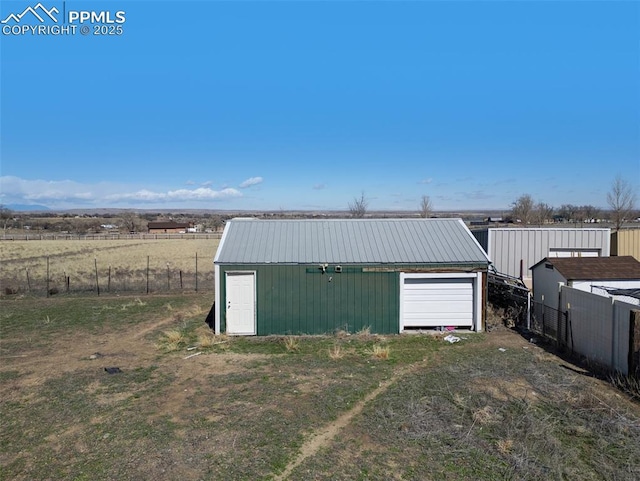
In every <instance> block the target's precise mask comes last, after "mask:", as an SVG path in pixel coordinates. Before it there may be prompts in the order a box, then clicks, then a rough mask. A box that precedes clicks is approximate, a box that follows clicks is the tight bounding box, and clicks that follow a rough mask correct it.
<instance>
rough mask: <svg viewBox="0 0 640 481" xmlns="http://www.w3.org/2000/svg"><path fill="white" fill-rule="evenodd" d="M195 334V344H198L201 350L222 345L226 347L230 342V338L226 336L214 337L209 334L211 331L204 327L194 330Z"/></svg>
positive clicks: (212, 334) (211, 333)
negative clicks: (196, 338) (196, 340)
mask: <svg viewBox="0 0 640 481" xmlns="http://www.w3.org/2000/svg"><path fill="white" fill-rule="evenodd" d="M196 333H197V335H198V342H197V344H198V347H200V348H201V349H206V348H209V347H213V346H218V345H222V344H227V346H228V343H229V341H230V337H229V336H228V335H226V334H219V335H217V336H216V335H215V334H214V333H213V332H211V329H209V328H208V327H204V326H202V327H199V328H198V329H196ZM221 347H222V346H221ZM222 348H223V349H224V348H225V347H222Z"/></svg>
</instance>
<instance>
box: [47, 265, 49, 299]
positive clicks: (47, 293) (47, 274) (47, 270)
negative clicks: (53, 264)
mask: <svg viewBox="0 0 640 481" xmlns="http://www.w3.org/2000/svg"><path fill="white" fill-rule="evenodd" d="M47 297H49V256H47Z"/></svg>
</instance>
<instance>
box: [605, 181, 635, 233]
mask: <svg viewBox="0 0 640 481" xmlns="http://www.w3.org/2000/svg"><path fill="white" fill-rule="evenodd" d="M635 203H636V194H635V193H634V192H633V188H632V187H631V184H629V182H627V181H626V180H624V179H623V178H622V176H621V175H620V174H618V175H617V176H616V178H615V180H614V181H613V184H611V190H610V191H609V193H608V194H607V204H609V207H610V208H611V220H612V221H613V223H614V224H615V226H616V230H620V227H622V223H623V222H624V221H625V219H629V218H630V216H631V214H632V213H633V209H634V205H635Z"/></svg>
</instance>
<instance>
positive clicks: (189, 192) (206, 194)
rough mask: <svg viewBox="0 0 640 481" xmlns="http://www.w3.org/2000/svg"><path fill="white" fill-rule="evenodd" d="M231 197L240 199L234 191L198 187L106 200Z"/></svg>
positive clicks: (126, 194)
mask: <svg viewBox="0 0 640 481" xmlns="http://www.w3.org/2000/svg"><path fill="white" fill-rule="evenodd" d="M231 197H242V193H241V192H240V191H238V190H236V189H223V190H213V189H209V188H205V187H199V188H197V189H178V190H170V191H169V192H153V191H150V190H146V189H142V190H139V191H137V192H131V193H125V194H113V195H109V196H107V197H106V199H107V200H109V201H114V202H121V201H124V200H133V201H139V202H168V201H187V200H220V199H228V198H231Z"/></svg>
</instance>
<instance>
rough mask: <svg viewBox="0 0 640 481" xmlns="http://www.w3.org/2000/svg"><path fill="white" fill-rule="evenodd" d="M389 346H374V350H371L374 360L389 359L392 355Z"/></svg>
mask: <svg viewBox="0 0 640 481" xmlns="http://www.w3.org/2000/svg"><path fill="white" fill-rule="evenodd" d="M390 351H391V350H390V348H389V346H381V345H380V344H374V346H373V348H371V351H370V353H371V356H372V357H373V358H374V359H389V353H390Z"/></svg>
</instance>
